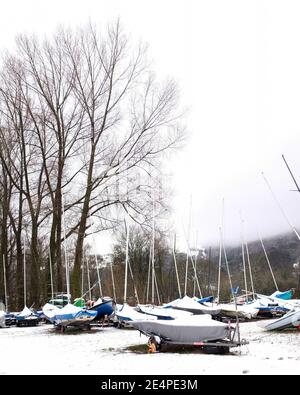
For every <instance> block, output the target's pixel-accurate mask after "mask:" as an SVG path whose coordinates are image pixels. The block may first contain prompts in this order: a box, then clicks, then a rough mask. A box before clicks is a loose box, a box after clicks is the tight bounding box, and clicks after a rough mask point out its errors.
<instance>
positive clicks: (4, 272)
mask: <svg viewBox="0 0 300 395" xmlns="http://www.w3.org/2000/svg"><path fill="white" fill-rule="evenodd" d="M3 282H4V298H5V309H6V311H8V298H7V284H6V267H5V256H4V254H3Z"/></svg>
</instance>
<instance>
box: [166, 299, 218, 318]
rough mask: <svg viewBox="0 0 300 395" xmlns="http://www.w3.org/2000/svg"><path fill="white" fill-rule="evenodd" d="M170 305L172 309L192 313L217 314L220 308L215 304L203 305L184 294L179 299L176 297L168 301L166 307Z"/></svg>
mask: <svg viewBox="0 0 300 395" xmlns="http://www.w3.org/2000/svg"><path fill="white" fill-rule="evenodd" d="M168 306H170V307H172V308H174V309H179V310H185V311H189V312H191V313H193V314H211V315H217V314H219V313H220V308H219V307H216V306H205V305H203V304H201V303H198V302H196V301H195V300H194V299H193V298H190V297H189V296H187V295H186V296H184V297H183V298H181V299H176V300H174V301H173V302H170V303H168V305H167V306H166V307H168Z"/></svg>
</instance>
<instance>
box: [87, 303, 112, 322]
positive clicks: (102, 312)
mask: <svg viewBox="0 0 300 395" xmlns="http://www.w3.org/2000/svg"><path fill="white" fill-rule="evenodd" d="M114 307H115V302H114V301H113V300H107V301H104V302H102V303H100V304H99V305H94V306H93V307H90V308H89V309H88V311H96V312H97V315H96V318H95V320H100V319H101V318H103V317H104V316H106V315H111V314H112V313H113V312H114Z"/></svg>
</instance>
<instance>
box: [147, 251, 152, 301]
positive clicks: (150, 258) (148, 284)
mask: <svg viewBox="0 0 300 395" xmlns="http://www.w3.org/2000/svg"><path fill="white" fill-rule="evenodd" d="M151 250H152V247H151V244H149V264H148V276H147V291H146V303H149V291H150V277H151V264H152V257H151Z"/></svg>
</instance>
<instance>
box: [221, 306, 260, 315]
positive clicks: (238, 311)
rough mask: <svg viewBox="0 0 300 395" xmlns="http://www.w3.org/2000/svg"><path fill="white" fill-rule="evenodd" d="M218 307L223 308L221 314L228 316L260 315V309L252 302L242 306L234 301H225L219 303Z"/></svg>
mask: <svg viewBox="0 0 300 395" xmlns="http://www.w3.org/2000/svg"><path fill="white" fill-rule="evenodd" d="M218 307H219V308H220V309H221V314H223V315H225V316H228V317H235V316H236V315H238V316H239V317H241V318H248V319H251V318H255V317H256V316H257V315H258V312H259V310H258V309H257V308H256V306H255V305H254V304H252V303H249V304H244V305H242V306H239V305H237V306H235V304H234V303H223V304H219V305H218Z"/></svg>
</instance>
